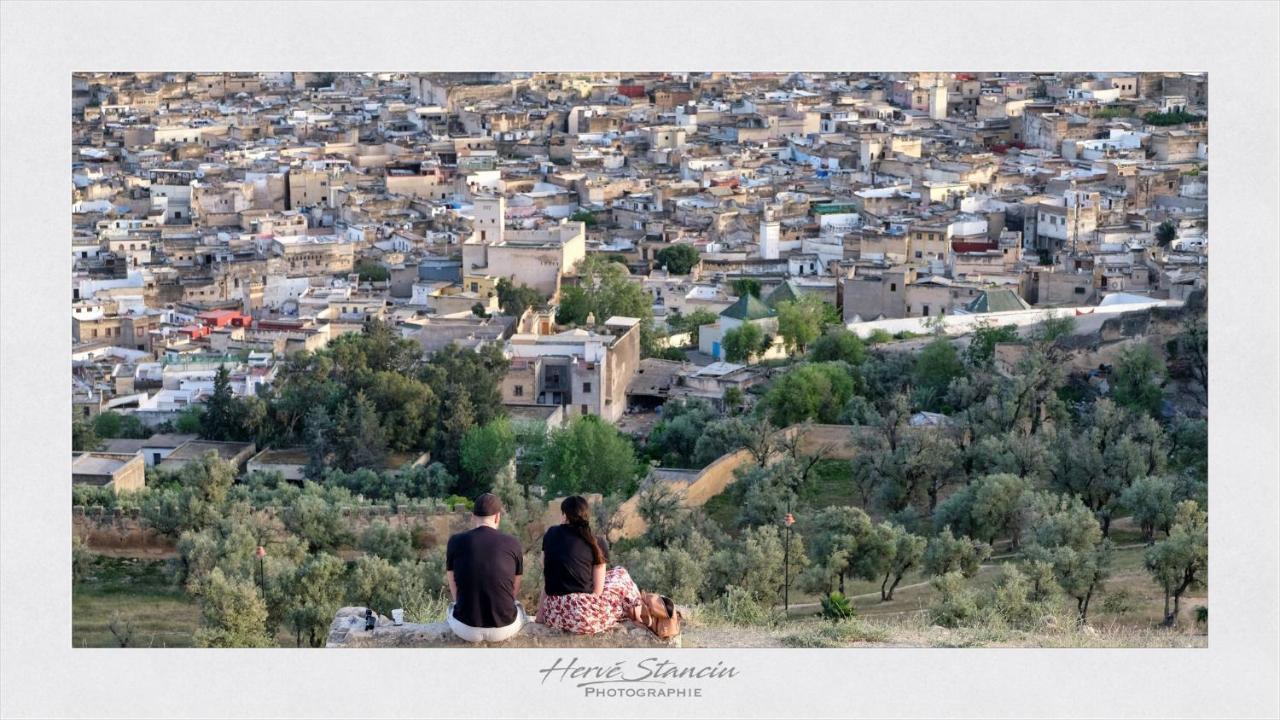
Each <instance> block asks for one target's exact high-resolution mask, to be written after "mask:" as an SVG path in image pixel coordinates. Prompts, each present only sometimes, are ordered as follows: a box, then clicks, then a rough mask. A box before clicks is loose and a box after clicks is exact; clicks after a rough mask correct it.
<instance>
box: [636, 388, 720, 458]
mask: <svg viewBox="0 0 1280 720" xmlns="http://www.w3.org/2000/svg"><path fill="white" fill-rule="evenodd" d="M715 417H716V411H715V408H713V407H712V406H711V403H709V402H707V401H706V400H703V399H701V398H691V399H688V400H671V401H669V402H667V404H665V405H663V406H662V420H660V421H658V423H657V424H656V425H654V426H653V429H652V430H651V431H650V432H649V439H648V442H647V443H646V451H647V453H648V455H649V457H652V458H655V459H657V460H659V461H661V463H662V464H663V465H664V466H666V467H682V468H694V467H702V465H699V464H697V459H696V454H697V453H696V450H697V446H698V441H699V440H701V439H702V437H703V434H704V432H705V431H706V428H707V425H708V424H709V423H711V422H712V421H713V420H714V419H715ZM717 457H719V456H717ZM703 464H705V463H703Z"/></svg>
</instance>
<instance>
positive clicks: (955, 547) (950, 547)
mask: <svg viewBox="0 0 1280 720" xmlns="http://www.w3.org/2000/svg"><path fill="white" fill-rule="evenodd" d="M990 556H991V546H990V545H988V544H986V543H984V542H979V541H977V540H973V539H972V538H968V537H965V536H963V535H962V536H959V537H957V536H955V535H953V534H952V533H951V528H943V529H942V532H940V533H938V534H937V535H936V536H934V538H933V539H932V540H930V541H929V544H928V545H927V546H926V547H925V551H924V556H923V557H922V558H921V562H922V564H923V567H924V570H925V572H927V573H929V574H930V575H946V574H948V573H952V572H958V573H960V574H961V575H963V576H964V577H973V576H974V574H976V573H977V572H978V569H979V568H981V567H982V563H983V562H984V561H985V560H986V559H987V558H988V557H990Z"/></svg>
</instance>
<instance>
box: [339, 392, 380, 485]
mask: <svg viewBox="0 0 1280 720" xmlns="http://www.w3.org/2000/svg"><path fill="white" fill-rule="evenodd" d="M331 445H332V447H333V457H334V460H333V464H334V466H335V467H338V468H340V469H342V470H344V471H346V472H351V471H353V470H356V469H358V468H378V467H381V466H382V465H383V463H384V462H385V461H386V458H387V435H386V432H385V431H384V430H383V427H382V422H381V419H380V418H379V417H378V412H377V410H376V409H375V407H374V405H373V402H372V401H371V400H370V399H369V397H368V396H367V395H365V393H364V391H363V390H361V391H358V392H357V393H356V394H355V397H353V398H351V400H350V401H349V402H347V403H345V404H343V406H342V409H341V410H340V412H339V413H338V416H337V418H336V419H335V421H334V429H333V436H332V439H331Z"/></svg>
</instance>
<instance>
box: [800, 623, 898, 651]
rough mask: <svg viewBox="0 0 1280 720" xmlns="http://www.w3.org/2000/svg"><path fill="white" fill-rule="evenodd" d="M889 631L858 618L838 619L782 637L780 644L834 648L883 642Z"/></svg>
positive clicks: (886, 638) (887, 637)
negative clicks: (861, 643)
mask: <svg viewBox="0 0 1280 720" xmlns="http://www.w3.org/2000/svg"><path fill="white" fill-rule="evenodd" d="M888 639H889V632H888V631H887V630H885V629H884V628H883V627H880V626H876V625H869V624H867V623H866V622H864V621H862V620H860V619H858V618H849V619H846V620H840V621H837V622H834V623H832V624H830V625H824V626H822V627H818V628H814V629H812V630H806V631H804V632H800V633H796V634H794V635H788V636H786V637H784V638H782V644H783V645H785V646H787V647H794V648H836V647H845V646H846V645H848V644H850V643H856V642H884V641H886V640H888Z"/></svg>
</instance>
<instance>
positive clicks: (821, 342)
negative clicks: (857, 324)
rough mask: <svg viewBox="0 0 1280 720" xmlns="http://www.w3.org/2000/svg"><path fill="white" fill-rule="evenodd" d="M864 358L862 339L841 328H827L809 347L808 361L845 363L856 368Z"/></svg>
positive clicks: (864, 350) (864, 347)
mask: <svg viewBox="0 0 1280 720" xmlns="http://www.w3.org/2000/svg"><path fill="white" fill-rule="evenodd" d="M866 356H867V350H866V344H865V343H864V342H863V341H862V338H860V337H858V334H857V333H855V332H853V331H851V330H849V329H848V328H843V327H832V328H829V329H828V330H827V331H826V332H824V333H823V334H822V335H821V336H820V337H818V339H817V340H814V341H813V344H812V345H810V346H809V359H810V360H812V361H814V362H845V363H848V364H849V365H852V366H854V367H856V366H858V365H861V364H862V362H863V361H864V360H866Z"/></svg>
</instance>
